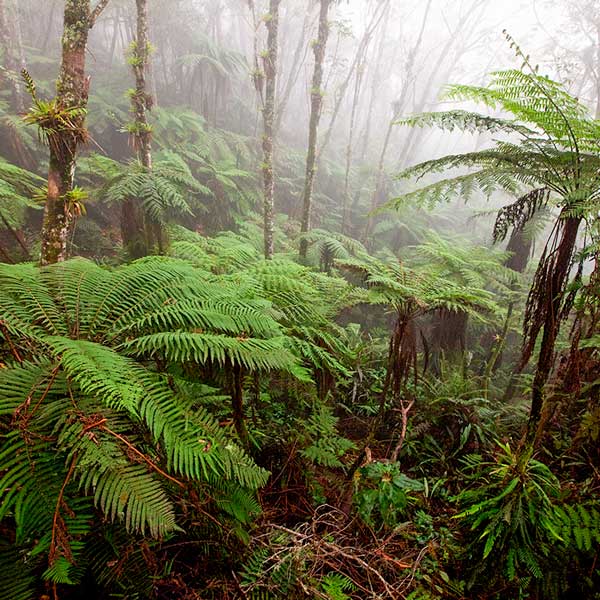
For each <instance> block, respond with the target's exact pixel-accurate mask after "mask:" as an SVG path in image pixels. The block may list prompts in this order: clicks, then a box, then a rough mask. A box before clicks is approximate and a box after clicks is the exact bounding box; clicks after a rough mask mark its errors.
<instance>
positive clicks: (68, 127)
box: [31, 0, 109, 265]
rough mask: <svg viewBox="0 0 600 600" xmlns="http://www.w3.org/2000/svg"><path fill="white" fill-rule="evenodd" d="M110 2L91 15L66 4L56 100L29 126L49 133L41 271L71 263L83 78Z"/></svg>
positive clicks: (86, 5) (73, 1) (75, 2)
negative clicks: (92, 34)
mask: <svg viewBox="0 0 600 600" xmlns="http://www.w3.org/2000/svg"><path fill="white" fill-rule="evenodd" d="M108 2H109V0H100V2H99V3H98V4H97V5H96V7H95V8H94V9H93V10H92V9H91V1H90V0H66V2H65V9H64V33H63V37H62V62H61V68H60V75H59V78H58V82H57V85H56V98H55V99H54V100H53V101H52V103H50V108H49V109H48V110H46V111H42V110H40V108H39V105H38V107H37V110H34V111H33V113H32V114H31V121H32V122H37V124H38V125H40V127H42V129H43V130H44V131H45V133H46V136H47V139H48V143H49V148H50V161H49V168H48V194H47V198H46V207H45V211H44V225H43V228H42V253H41V263H42V264H43V265H47V264H52V263H57V262H61V261H63V260H65V259H66V258H67V238H68V233H69V229H70V225H71V222H72V219H73V212H74V211H73V205H74V197H73V179H74V176H75V166H76V162H77V150H78V148H79V146H80V145H81V144H82V143H84V142H85V141H86V139H87V132H86V129H85V115H86V107H87V102H88V91H89V80H88V78H87V77H86V74H85V54H86V48H87V41H88V34H89V31H90V29H91V28H92V27H93V26H94V24H95V23H96V20H97V19H98V17H99V16H100V15H101V13H102V11H103V10H104V9H105V8H106V6H107V4H108Z"/></svg>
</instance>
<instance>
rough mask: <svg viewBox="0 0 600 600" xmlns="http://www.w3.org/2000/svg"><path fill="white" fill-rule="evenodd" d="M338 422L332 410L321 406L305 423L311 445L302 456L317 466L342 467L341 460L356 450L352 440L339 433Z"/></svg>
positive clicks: (303, 451)
mask: <svg viewBox="0 0 600 600" xmlns="http://www.w3.org/2000/svg"><path fill="white" fill-rule="evenodd" d="M337 422H338V419H337V418H336V417H335V416H333V415H332V414H331V409H329V408H328V407H326V406H320V407H319V408H318V409H317V410H314V411H313V412H312V413H311V415H310V417H309V418H308V419H307V421H306V423H304V429H305V431H306V434H307V436H308V442H309V445H308V446H307V447H306V448H305V449H304V450H302V455H303V456H304V457H305V458H307V459H308V460H310V461H311V462H312V463H314V464H315V465H320V466H323V467H342V466H343V463H342V462H341V461H340V458H342V456H343V455H344V454H345V453H346V452H348V450H350V449H352V448H354V444H353V443H352V442H351V441H350V440H347V439H346V438H343V437H342V436H340V435H339V433H338V432H337V429H336V426H337Z"/></svg>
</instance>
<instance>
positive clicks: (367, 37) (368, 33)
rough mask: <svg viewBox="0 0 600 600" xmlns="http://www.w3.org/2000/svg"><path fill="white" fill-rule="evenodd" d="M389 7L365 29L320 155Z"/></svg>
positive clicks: (338, 97)
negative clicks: (353, 77) (347, 92)
mask: <svg viewBox="0 0 600 600" xmlns="http://www.w3.org/2000/svg"><path fill="white" fill-rule="evenodd" d="M387 5H388V3H387V2H385V3H382V4H381V5H380V7H381V8H382V11H381V12H380V13H379V12H378V10H379V8H378V9H376V10H375V12H374V13H373V17H372V19H371V21H370V23H369V24H368V25H367V28H366V29H365V32H364V34H363V36H362V39H361V40H360V44H359V46H358V48H357V50H356V54H355V55H354V59H353V61H352V64H351V65H350V69H349V70H348V74H347V75H346V78H345V79H344V81H343V82H342V84H341V85H340V87H339V88H338V90H337V93H336V95H335V106H334V107H333V113H332V115H331V120H330V121H329V126H328V127H327V131H326V132H325V135H324V136H323V140H322V142H321V147H320V149H319V154H320V155H321V154H323V152H324V151H325V148H327V146H328V145H329V142H330V140H331V134H332V133H333V129H334V127H335V124H336V122H337V118H338V116H339V114H340V110H341V107H342V103H343V101H344V97H345V96H346V91H347V90H348V86H349V85H350V81H351V80H352V76H353V75H354V72H355V71H356V70H357V68H358V65H359V63H360V62H361V60H362V59H363V58H364V57H366V55H367V52H368V49H369V44H370V43H371V39H372V37H373V33H374V32H375V30H376V29H377V27H378V26H379V23H380V22H381V20H382V19H383V16H384V15H385V8H386V7H387Z"/></svg>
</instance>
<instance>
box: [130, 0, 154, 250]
mask: <svg viewBox="0 0 600 600" xmlns="http://www.w3.org/2000/svg"><path fill="white" fill-rule="evenodd" d="M136 5H137V35H136V40H135V42H134V44H133V52H132V56H131V65H132V68H133V74H134V76H135V92H134V93H133V95H132V98H131V108H132V112H133V114H134V123H133V128H132V129H133V141H134V148H135V150H136V153H137V156H138V160H139V161H140V163H141V164H142V165H143V166H144V168H146V169H148V170H151V169H152V130H151V128H150V125H149V124H148V116H147V112H148V111H149V110H150V109H151V108H152V96H151V95H150V94H148V92H147V91H146V76H147V71H148V64H149V55H150V43H149V41H148V0H136ZM157 227H158V231H157V230H156V229H157ZM121 231H122V235H123V244H124V246H125V248H126V249H127V253H128V254H129V256H130V257H131V258H140V257H142V256H145V255H146V254H148V248H149V247H151V245H152V241H153V240H154V239H156V241H157V242H158V244H159V246H161V245H162V236H161V232H160V227H159V226H157V225H156V224H153V223H144V212H143V208H142V205H141V202H140V199H139V198H127V199H126V200H125V202H123V209H122V217H121Z"/></svg>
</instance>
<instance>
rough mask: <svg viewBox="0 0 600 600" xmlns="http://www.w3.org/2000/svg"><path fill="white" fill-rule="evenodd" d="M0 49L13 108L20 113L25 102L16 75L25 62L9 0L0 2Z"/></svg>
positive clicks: (18, 25) (19, 34) (14, 12)
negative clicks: (2, 54) (2, 53)
mask: <svg viewBox="0 0 600 600" xmlns="http://www.w3.org/2000/svg"><path fill="white" fill-rule="evenodd" d="M0 48H2V51H3V52H4V66H5V67H6V69H7V71H8V79H9V82H10V87H11V95H12V105H13V108H14V109H15V111H17V112H18V113H22V112H24V110H25V102H24V97H23V89H22V86H21V80H20V77H19V75H18V73H19V71H21V70H22V69H24V68H25V61H24V59H23V47H22V43H21V27H20V23H19V15H18V13H17V11H16V7H14V6H11V3H10V0H8V2H7V0H0Z"/></svg>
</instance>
